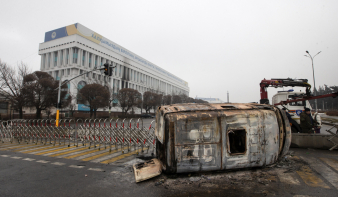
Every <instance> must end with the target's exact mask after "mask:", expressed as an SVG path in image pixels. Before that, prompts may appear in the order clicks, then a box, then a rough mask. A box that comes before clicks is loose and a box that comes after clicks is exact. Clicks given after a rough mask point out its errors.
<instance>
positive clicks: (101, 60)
mask: <svg viewBox="0 0 338 197" xmlns="http://www.w3.org/2000/svg"><path fill="white" fill-rule="evenodd" d="M103 61H104V59H103V57H102V58H101V66H102V65H103Z"/></svg>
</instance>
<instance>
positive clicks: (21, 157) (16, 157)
mask: <svg viewBox="0 0 338 197" xmlns="http://www.w3.org/2000/svg"><path fill="white" fill-rule="evenodd" d="M11 158H12V159H21V158H22V157H16V156H15V157H11Z"/></svg>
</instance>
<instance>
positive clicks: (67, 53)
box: [66, 49, 69, 64]
mask: <svg viewBox="0 0 338 197" xmlns="http://www.w3.org/2000/svg"><path fill="white" fill-rule="evenodd" d="M68 59H69V49H66V64H68Z"/></svg>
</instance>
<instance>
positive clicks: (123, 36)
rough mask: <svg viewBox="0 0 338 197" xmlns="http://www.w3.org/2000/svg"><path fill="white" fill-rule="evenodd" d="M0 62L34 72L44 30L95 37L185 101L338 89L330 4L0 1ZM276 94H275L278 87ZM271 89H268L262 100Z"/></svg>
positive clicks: (337, 48)
mask: <svg viewBox="0 0 338 197" xmlns="http://www.w3.org/2000/svg"><path fill="white" fill-rule="evenodd" d="M1 7H2V9H1V12H0V17H1V22H0V58H1V60H2V62H6V63H8V64H10V65H13V66H15V65H16V64H17V63H19V62H21V61H23V62H25V63H27V64H28V65H29V67H30V68H31V69H32V70H33V71H35V70H38V69H39V68H40V56H39V55H38V47H39V43H41V42H43V41H44V34H45V32H47V31H51V30H53V29H57V28H60V27H64V26H67V25H70V24H74V23H77V22H78V23H81V24H82V25H84V26H86V27H88V28H90V29H92V30H94V31H96V32H97V33H99V34H101V35H103V36H104V37H106V38H108V39H110V40H112V41H114V42H116V43H117V44H119V45H121V46H123V47H125V48H127V49H128V50H130V51H132V52H134V53H136V54H138V55H140V56H141V57H143V58H145V59H147V60H149V61H151V62H152V63H154V64H156V65H158V66H160V67H162V68H164V69H166V70H168V71H169V72H171V73H173V74H175V75H176V76H178V77H180V78H182V79H183V80H185V81H187V82H188V83H189V87H190V96H191V97H195V96H196V95H197V96H198V97H213V98H220V99H222V100H223V101H226V92H227V91H229V93H230V101H231V102H258V101H259V99H260V93H259V83H260V81H261V80H262V79H263V78H266V79H270V78H287V77H291V78H306V79H309V82H310V83H311V84H313V79H312V68H311V60H310V59H309V58H306V57H305V56H304V55H305V51H306V50H308V51H309V52H310V54H311V55H315V54H316V53H317V52H319V51H322V52H321V53H320V54H319V55H318V56H316V58H315V59H314V65H315V77H316V85H317V87H318V86H319V85H321V86H322V85H324V84H328V85H338V83H337V82H338V81H337V65H338V58H337V56H336V55H337V54H338V39H337V36H338V27H337V21H338V12H337V8H338V1H336V0H332V1H325V0H318V1H310V0H306V1H294V0H293V1H233V0H232V1H230V0H229V1H225V0H224V1H210V0H209V1H196V0H195V1H184V0H179V1H173V0H171V1H166V2H164V1H140V0H137V1H128V0H125V1H113V0H109V1H99V0H96V1H86V0H81V1H70V0H67V1H63V0H58V1H38V0H34V1H33V0H30V1H26V0H23V1H17V0H12V1H3V2H2V3H1ZM278 90H282V89H278ZM276 91H277V89H275V88H270V89H269V97H270V98H271V96H272V95H273V94H274V93H276Z"/></svg>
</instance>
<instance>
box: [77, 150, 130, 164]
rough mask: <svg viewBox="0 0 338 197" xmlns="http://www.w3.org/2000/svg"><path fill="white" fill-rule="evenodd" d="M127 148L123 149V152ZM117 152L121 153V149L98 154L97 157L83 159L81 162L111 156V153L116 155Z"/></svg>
mask: <svg viewBox="0 0 338 197" xmlns="http://www.w3.org/2000/svg"><path fill="white" fill-rule="evenodd" d="M127 148H128V147H124V148H123V150H125V149H127ZM117 151H121V149H118V150H112V151H111V152H109V150H108V152H105V153H101V154H98V155H94V156H91V157H87V158H84V159H82V161H90V160H93V159H97V158H99V157H103V156H106V155H110V154H113V153H116V152H117Z"/></svg>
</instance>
